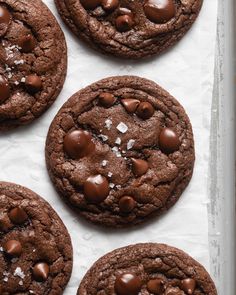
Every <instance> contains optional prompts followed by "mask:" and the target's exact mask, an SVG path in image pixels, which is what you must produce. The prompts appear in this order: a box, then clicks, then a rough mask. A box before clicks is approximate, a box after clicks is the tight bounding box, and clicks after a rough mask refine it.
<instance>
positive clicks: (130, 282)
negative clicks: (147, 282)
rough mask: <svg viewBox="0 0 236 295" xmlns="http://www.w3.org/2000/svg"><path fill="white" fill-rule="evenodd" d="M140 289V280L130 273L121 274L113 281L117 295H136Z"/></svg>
mask: <svg viewBox="0 0 236 295" xmlns="http://www.w3.org/2000/svg"><path fill="white" fill-rule="evenodd" d="M141 287H142V281H141V279H140V278H139V277H138V276H136V275H135V274H132V273H125V274H122V275H120V276H118V277H117V278H116V281H115V291H116V293H117V294H118V295H138V293H139V292H140V290H141Z"/></svg>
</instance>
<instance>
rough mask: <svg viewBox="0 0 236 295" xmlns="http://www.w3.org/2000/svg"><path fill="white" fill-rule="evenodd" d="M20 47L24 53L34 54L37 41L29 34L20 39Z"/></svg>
mask: <svg viewBox="0 0 236 295" xmlns="http://www.w3.org/2000/svg"><path fill="white" fill-rule="evenodd" d="M18 45H19V46H20V48H21V51H22V52H25V53H29V52H32V51H33V49H34V47H35V40H34V38H33V36H32V35H31V34H28V35H25V36H22V37H21V38H20V39H19V41H18Z"/></svg>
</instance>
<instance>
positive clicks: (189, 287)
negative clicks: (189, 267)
mask: <svg viewBox="0 0 236 295" xmlns="http://www.w3.org/2000/svg"><path fill="white" fill-rule="evenodd" d="M180 288H181V289H182V290H183V291H184V292H185V293H187V294H189V295H192V294H193V292H194V290H195V289H196V281H195V280H194V279H190V278H188V279H184V280H182V281H181V284H180Z"/></svg>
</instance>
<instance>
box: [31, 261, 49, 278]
mask: <svg viewBox="0 0 236 295" xmlns="http://www.w3.org/2000/svg"><path fill="white" fill-rule="evenodd" d="M48 275H49V266H48V264H47V263H45V262H39V263H37V264H35V266H34V267H33V276H34V279H35V280H36V281H38V282H43V281H46V280H47V278H48Z"/></svg>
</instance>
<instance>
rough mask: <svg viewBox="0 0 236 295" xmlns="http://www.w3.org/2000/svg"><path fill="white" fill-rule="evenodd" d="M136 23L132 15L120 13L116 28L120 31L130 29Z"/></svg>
mask: <svg viewBox="0 0 236 295" xmlns="http://www.w3.org/2000/svg"><path fill="white" fill-rule="evenodd" d="M133 25H134V19H133V17H132V16H130V15H128V14H125V15H120V16H118V17H117V19H116V28H117V30H118V31H120V32H126V31H129V30H130V29H131V28H132V27H133Z"/></svg>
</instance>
